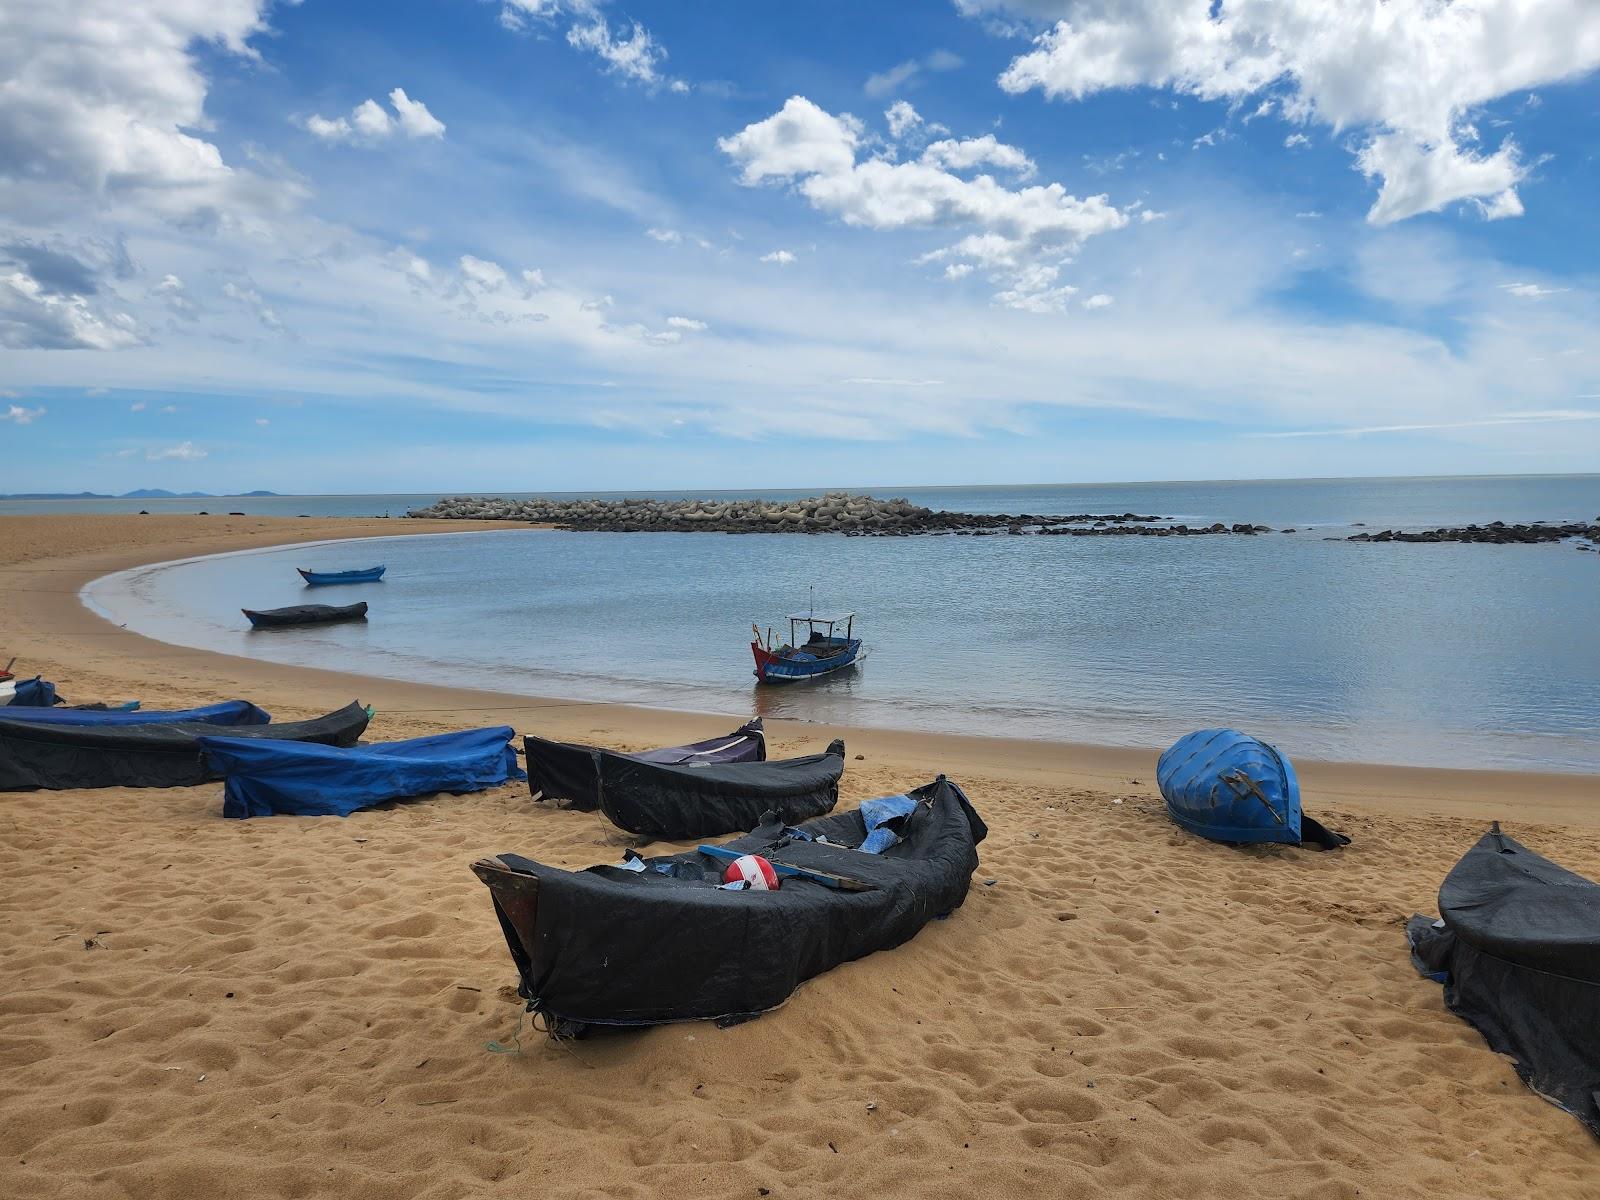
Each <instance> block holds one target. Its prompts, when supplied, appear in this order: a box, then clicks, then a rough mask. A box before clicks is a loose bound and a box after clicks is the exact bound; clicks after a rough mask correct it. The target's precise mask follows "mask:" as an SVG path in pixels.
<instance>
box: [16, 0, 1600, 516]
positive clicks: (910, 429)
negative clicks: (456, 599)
mask: <svg viewBox="0 0 1600 1200" xmlns="http://www.w3.org/2000/svg"><path fill="white" fill-rule="evenodd" d="M1597 69H1600V3H1596V2H1595V0H1454V2H1453V3H1447V2H1444V0H1387V2H1386V3H1377V2H1375V0H1119V2H1113V0H953V2H951V0H923V2H921V3H916V4H906V3H898V4H896V3H882V4H873V5H855V4H847V3H841V2H832V3H799V2H797V3H791V4H785V5H752V4H748V3H719V2H705V3H697V4H693V5H687V4H681V3H666V2H664V0H658V2H647V0H638V2H636V3H630V4H627V5H624V4H621V3H607V2H605V0H383V2H382V3H379V2H376V0H340V2H338V3H333V2H332V0H303V2H300V3H287V2H279V3H272V2H270V0H73V3H71V4H62V3H60V0H0V461H3V462H4V472H5V474H4V482H3V483H0V490H4V491H78V490H81V489H90V490H95V491H122V490H127V489H131V488H135V487H166V488H171V489H173V490H190V489H195V490H206V491H230V490H248V489H253V488H271V489H273V490H276V491H281V492H366V491H400V492H410V491H435V490H437V491H452V492H454V491H510V490H515V491H537V490H585V489H617V488H641V489H648V488H697V487H703V488H707V489H712V488H749V487H758V486H763V485H766V486H773V487H809V486H819V487H823V486H850V485H856V486H872V485H892V484H906V485H911V484H962V483H1043V482H1057V483H1064V482H1104V481H1117V480H1151V479H1210V478H1272V477H1305V476H1333V475H1400V474H1484V473H1509V474H1521V473H1540V472H1578V471H1594V470H1597V469H1600V338H1597V337H1596V336H1595V335H1596V330H1597V328H1600V237H1597V236H1596V235H1597V228H1596V225H1597V222H1596V216H1595V213H1596V207H1595V204H1596V201H1595V197H1596V193H1597V185H1600V163H1597V157H1596V156H1597V153H1600V121H1597V116H1600V75H1597Z"/></svg>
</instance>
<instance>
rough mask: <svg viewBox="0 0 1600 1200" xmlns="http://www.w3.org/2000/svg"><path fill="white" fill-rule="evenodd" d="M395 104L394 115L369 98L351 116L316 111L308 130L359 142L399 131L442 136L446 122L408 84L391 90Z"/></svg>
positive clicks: (316, 134) (328, 138)
mask: <svg viewBox="0 0 1600 1200" xmlns="http://www.w3.org/2000/svg"><path fill="white" fill-rule="evenodd" d="M389 103H390V104H391V105H393V106H394V112H395V115H394V116H393V117H391V116H390V115H389V114H388V113H387V112H385V111H384V108H383V106H382V105H381V104H379V103H378V102H377V101H376V100H373V99H370V98H368V99H366V100H363V101H362V102H361V103H360V104H358V105H356V106H355V108H353V109H351V111H350V116H349V117H332V118H329V117H323V116H319V115H317V114H315V113H313V114H312V115H311V116H309V117H307V118H306V119H305V121H304V125H305V127H306V132H308V133H310V134H311V135H312V136H313V137H316V138H319V139H321V140H322V141H324V142H357V143H361V144H364V145H372V144H373V143H376V142H381V141H383V140H384V139H385V138H388V137H389V136H391V135H392V134H394V133H396V132H398V133H400V134H401V135H403V136H405V137H408V138H442V137H444V131H445V125H444V122H443V121H441V120H439V118H438V117H436V116H434V115H433V114H432V113H431V112H429V111H428V106H427V105H426V104H424V103H423V102H422V101H421V100H413V99H412V98H411V97H410V96H408V95H406V91H405V89H404V88H398V87H397V88H395V89H393V90H392V91H391V92H390V93H389Z"/></svg>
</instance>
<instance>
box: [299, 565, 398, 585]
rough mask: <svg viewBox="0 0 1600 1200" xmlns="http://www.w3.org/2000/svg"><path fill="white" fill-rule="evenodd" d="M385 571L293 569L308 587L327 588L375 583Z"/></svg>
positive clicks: (380, 569)
mask: <svg viewBox="0 0 1600 1200" xmlns="http://www.w3.org/2000/svg"><path fill="white" fill-rule="evenodd" d="M386 569H387V568H386V567H382V566H378V567H357V568H355V569H354V570H350V571H310V570H307V569H306V568H305V567H296V568H295V570H296V571H298V572H299V573H300V578H301V579H304V580H305V581H306V584H307V586H309V587H328V586H330V585H332V584H336V583H377V582H378V581H379V580H380V579H382V578H383V573H384V571H385V570H386Z"/></svg>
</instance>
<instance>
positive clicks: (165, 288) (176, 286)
mask: <svg viewBox="0 0 1600 1200" xmlns="http://www.w3.org/2000/svg"><path fill="white" fill-rule="evenodd" d="M150 295H151V296H152V297H154V298H155V299H156V300H158V301H160V303H161V304H162V305H163V306H164V307H165V308H166V309H167V311H169V312H171V313H172V314H173V315H175V316H178V317H182V318H183V319H184V320H185V321H193V320H194V319H195V318H197V317H198V316H199V315H200V309H199V308H198V307H197V306H196V305H195V303H194V301H193V300H190V299H189V293H188V291H187V290H186V289H185V288H184V286H183V280H181V279H179V278H178V277H177V276H176V275H171V274H168V275H163V276H162V277H161V282H160V283H158V284H156V285H155V286H154V287H153V288H151V289H150Z"/></svg>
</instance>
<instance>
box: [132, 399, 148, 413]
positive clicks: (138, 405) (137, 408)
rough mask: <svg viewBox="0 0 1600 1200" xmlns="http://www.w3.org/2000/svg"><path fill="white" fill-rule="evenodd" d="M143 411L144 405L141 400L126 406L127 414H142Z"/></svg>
mask: <svg viewBox="0 0 1600 1200" xmlns="http://www.w3.org/2000/svg"><path fill="white" fill-rule="evenodd" d="M144 410H145V403H144V401H143V400H135V401H134V402H133V403H132V404H130V405H128V411H129V412H143V411H144Z"/></svg>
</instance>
